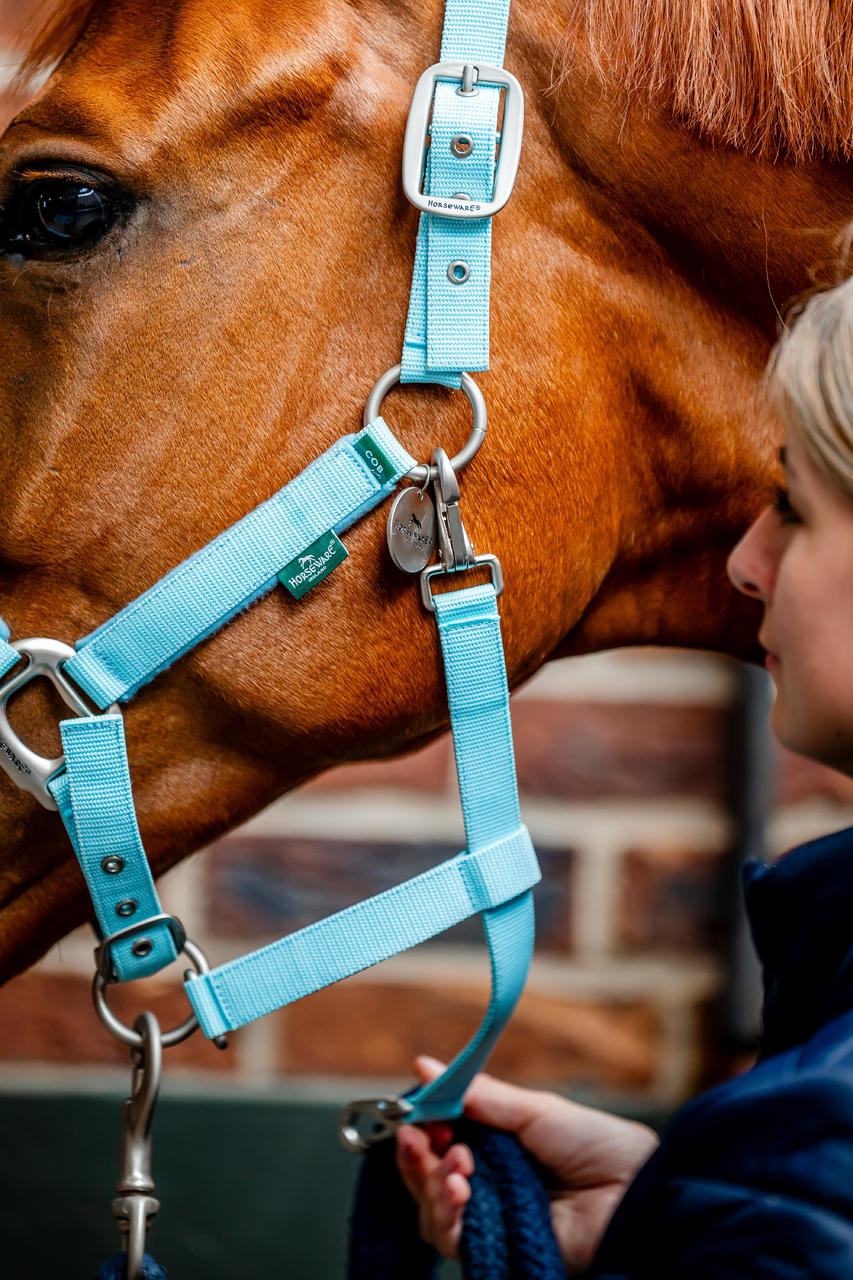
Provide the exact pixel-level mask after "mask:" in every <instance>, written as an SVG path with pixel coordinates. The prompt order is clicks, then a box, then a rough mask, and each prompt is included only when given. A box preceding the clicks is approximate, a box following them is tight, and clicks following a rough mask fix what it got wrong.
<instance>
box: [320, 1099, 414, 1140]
mask: <svg viewBox="0 0 853 1280" xmlns="http://www.w3.org/2000/svg"><path fill="white" fill-rule="evenodd" d="M413 1111H414V1107H413V1105H412V1103H411V1102H407V1101H406V1099H405V1098H362V1099H361V1100H360V1101H359V1102H351V1103H350V1104H349V1106H346V1107H344V1108H343V1109H342V1110H341V1111H340V1112H339V1113H338V1137H339V1138H340V1140H341V1145H342V1146H343V1148H344V1150H345V1151H350V1152H354V1153H356V1154H358V1153H359V1152H362V1151H366V1150H367V1149H368V1147H373V1146H375V1145H376V1143H377V1142H383V1141H384V1140H385V1139H386V1138H390V1137H391V1135H392V1134H393V1133H394V1132H395V1131H396V1130H397V1129H399V1127H400V1125H401V1124H405V1123H406V1120H407V1118H408V1117H409V1116H410V1115H411V1114H412V1112H413Z"/></svg>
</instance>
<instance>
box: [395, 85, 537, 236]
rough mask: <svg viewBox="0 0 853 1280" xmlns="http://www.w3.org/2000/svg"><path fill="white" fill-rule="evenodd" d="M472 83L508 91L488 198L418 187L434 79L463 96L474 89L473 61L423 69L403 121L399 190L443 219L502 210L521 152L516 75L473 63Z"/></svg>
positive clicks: (521, 115)
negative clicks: (432, 192) (451, 84)
mask: <svg viewBox="0 0 853 1280" xmlns="http://www.w3.org/2000/svg"><path fill="white" fill-rule="evenodd" d="M473 71H474V73H475V76H474V78H473V82H474V83H476V85H477V86H478V88H482V87H483V86H484V85H487V86H489V87H494V88H500V89H505V90H506V99H505V102H504V117H503V126H502V129H501V138H500V146H499V148H498V159H497V166H496V169H495V187H494V191H493V192H492V199H491V200H469V199H460V198H459V197H456V196H453V197H449V196H441V197H440V196H430V195H425V194H424V192H423V191H422V190H421V188H422V186H423V181H424V167H425V164H426V152H427V138H428V136H429V125H430V112H431V109H432V100H433V94H434V92H435V84H436V81H437V80H449V81H451V82H459V84H460V86H461V88H462V96H465V95H466V94H468V93H470V92H471V91H472V90H471V89H470V88H469V89H466V88H465V85H466V84H467V85H471V83H472V76H471V64H470V63H463V62H437V63H436V64H435V66H432V67H429V68H427V70H426V71H425V72H424V73H423V75H422V76H421V78H420V80H419V81H418V83H417V84H416V85H415V92H414V94H413V95H412V105H411V106H410V107H409V118H408V120H407V122H406V139H405V142H404V143H403V190H404V192H405V193H406V198H407V199H408V200H410V201H411V203H412V204H413V205H414V206H415V208H416V209H420V210H422V211H423V212H424V213H433V214H439V215H440V216H441V217H442V218H491V217H492V215H493V214H495V213H497V212H498V210H499V209H502V208H503V207H504V205H505V204H506V202H507V200H509V198H510V196H511V195H512V188H513V186H514V185H515V178H516V174H517V173H518V161H519V157H520V155H521V135H522V133H523V131H524V91H523V90H522V88H521V85H520V84H519V83H518V81H517V80H516V78H515V76H514V75H511V74H510V72H509V71H505V70H504V69H503V67H490V66H487V65H486V64H485V63H477V64H476V65H475V66H474V67H473Z"/></svg>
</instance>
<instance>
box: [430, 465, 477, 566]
mask: <svg viewBox="0 0 853 1280" xmlns="http://www.w3.org/2000/svg"><path fill="white" fill-rule="evenodd" d="M432 460H433V464H434V465H435V468H436V471H437V475H436V478H435V511H436V516H437V532H438V554H439V556H440V558H441V566H442V568H443V569H444V571H445V573H455V572H456V571H457V570H459V569H469V568H470V567H471V565H472V564H473V563H474V548H473V547H472V545H471V539H470V538H469V537H468V534H467V533H466V532H465V526H464V525H463V523H462V515H461V512H460V510H459V481H458V480H457V479H456V472H455V471H454V470H453V467H452V466H451V465H450V459H449V458H448V456H447V454H446V453H445V452H444V450H443V449H434V450H433V454H432Z"/></svg>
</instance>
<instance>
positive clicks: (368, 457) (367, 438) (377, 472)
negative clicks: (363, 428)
mask: <svg viewBox="0 0 853 1280" xmlns="http://www.w3.org/2000/svg"><path fill="white" fill-rule="evenodd" d="M352 447H353V449H355V451H356V453H357V454H358V456H359V457H360V458H361V460H362V462H366V463H367V465H368V467H369V468H370V471H371V473H372V474H373V476H374V477H375V479H376V483H377V484H387V483H388V481H389V480H393V479H395V477H396V475H397V471H396V468H395V467H394V464H393V463H392V462H391V460H390V459H389V458H388V457H387V455H386V454H384V453H383V452H382V449H381V448H380V447H379V445H378V444H377V443H376V441H375V440H374V439H373V436H372V435H370V434H369V433H368V432H365V433H364V434H363V435H361V436H360V437H359V438H358V440H353V442H352Z"/></svg>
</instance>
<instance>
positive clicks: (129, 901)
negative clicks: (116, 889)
mask: <svg viewBox="0 0 853 1280" xmlns="http://www.w3.org/2000/svg"><path fill="white" fill-rule="evenodd" d="M138 906H139V903H138V902H136V901H135V899H134V898H125V900H124V902H120V903H119V904H118V906H117V907H116V915H117V916H132V915H133V913H134V911H135V910H136V908H137V907H138Z"/></svg>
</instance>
